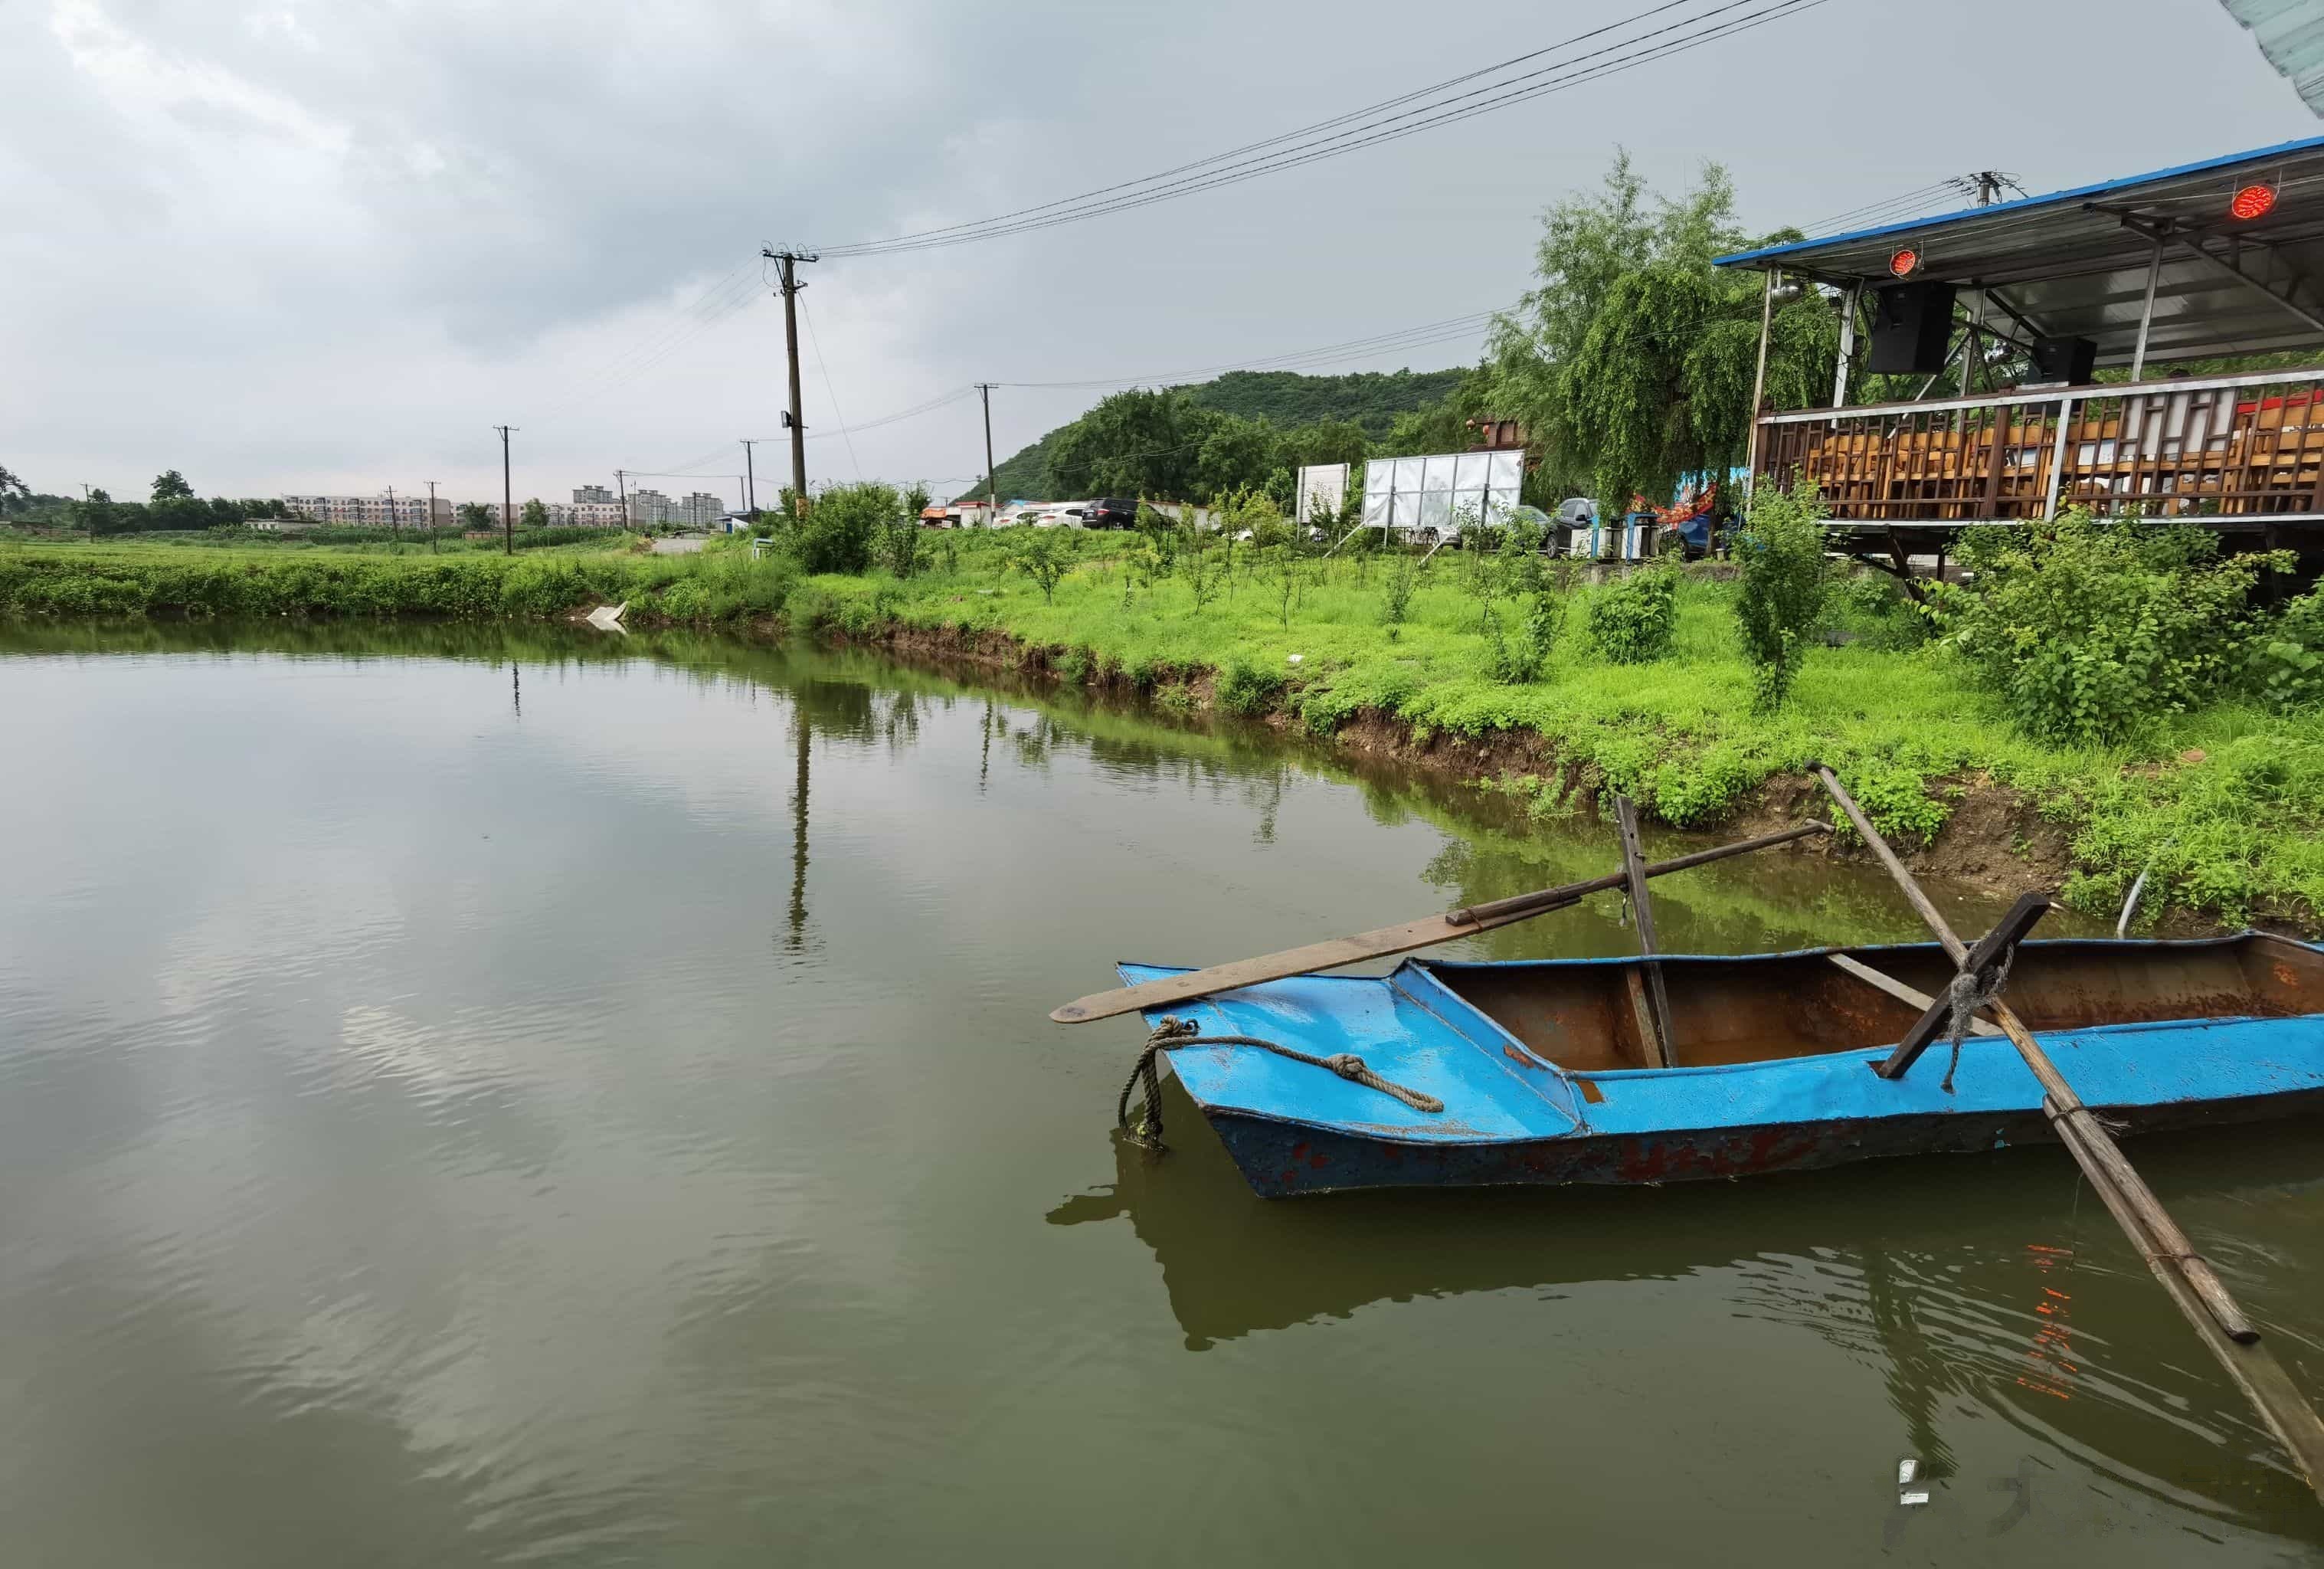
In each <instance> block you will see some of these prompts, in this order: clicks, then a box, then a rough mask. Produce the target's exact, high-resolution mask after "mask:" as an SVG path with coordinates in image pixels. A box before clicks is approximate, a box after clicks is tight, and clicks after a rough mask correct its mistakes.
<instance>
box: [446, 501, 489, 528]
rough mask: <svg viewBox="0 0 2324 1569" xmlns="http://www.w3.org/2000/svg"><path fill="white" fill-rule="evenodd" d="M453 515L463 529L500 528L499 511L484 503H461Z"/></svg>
mask: <svg viewBox="0 0 2324 1569" xmlns="http://www.w3.org/2000/svg"><path fill="white" fill-rule="evenodd" d="M453 515H454V516H455V517H457V518H458V519H459V520H460V526H461V527H462V528H464V529H497V528H499V527H500V526H501V520H500V512H499V509H497V508H495V507H493V506H491V505H489V504H487V503H484V502H462V503H460V504H459V506H458V507H457V508H456V509H455V510H454V512H453Z"/></svg>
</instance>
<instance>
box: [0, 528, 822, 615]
mask: <svg viewBox="0 0 2324 1569" xmlns="http://www.w3.org/2000/svg"><path fill="white" fill-rule="evenodd" d="M797 579H798V571H797V569H796V568H794V567H792V565H791V564H790V562H789V561H788V560H787V559H783V558H769V559H766V560H762V561H752V559H751V558H750V557H749V553H748V552H747V551H744V550H733V549H729V550H720V551H716V552H715V553H705V555H703V556H700V557H686V556H649V555H641V554H635V553H632V552H629V551H622V550H613V551H608V550H602V549H601V550H594V551H593V550H587V549H558V548H548V549H537V550H531V551H527V552H525V553H523V554H521V555H517V556H513V557H511V556H503V555H496V554H490V553H485V552H455V553H447V554H443V555H430V554H429V553H428V551H427V550H426V549H425V548H424V547H422V548H417V549H414V548H410V547H406V548H403V549H396V550H388V549H371V550H364V551H353V550H292V551H283V550H279V549H268V548H264V547H259V548H252V549H211V548H207V547H193V546H178V545H171V544H164V543H152V542H143V541H141V542H137V543H121V544H115V543H111V542H106V541H99V542H97V543H95V544H84V545H75V546H49V545H40V546H27V547H22V548H16V549H0V612H5V613H13V614H19V615H26V614H31V615H69V616H135V615H184V616H212V615H235V616H278V615H355V616H395V615H424V616H442V617H449V618H453V619H457V620H479V619H491V618H496V617H503V616H535V617H538V616H553V615H562V614H567V613H569V612H571V611H573V610H574V609H576V608H578V607H582V606H585V605H595V604H598V603H600V602H603V603H607V604H612V603H615V602H618V601H622V600H627V601H628V602H629V604H630V607H631V614H632V616H633V617H635V618H637V619H639V620H641V621H659V620H668V621H673V622H683V623H697V624H712V623H731V622H736V621H745V620H750V619H753V618H757V617H763V616H771V615H774V614H779V612H780V611H781V610H782V608H783V605H784V603H785V601H786V600H787V599H788V597H789V595H790V590H791V587H792V585H793V584H794V583H795V582H796V581H797Z"/></svg>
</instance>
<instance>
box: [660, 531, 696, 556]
mask: <svg viewBox="0 0 2324 1569" xmlns="http://www.w3.org/2000/svg"><path fill="white" fill-rule="evenodd" d="M704 543H705V540H704V539H703V536H701V535H700V534H680V535H678V537H677V538H676V539H672V540H655V541H654V542H653V553H654V554H655V555H657V556H691V555H693V554H694V553H695V552H696V550H699V549H702V547H703V545H704Z"/></svg>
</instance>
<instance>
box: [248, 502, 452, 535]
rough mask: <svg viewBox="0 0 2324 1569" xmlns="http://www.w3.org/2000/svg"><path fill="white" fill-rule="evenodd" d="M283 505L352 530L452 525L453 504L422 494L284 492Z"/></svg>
mask: <svg viewBox="0 0 2324 1569" xmlns="http://www.w3.org/2000/svg"><path fill="white" fill-rule="evenodd" d="M282 504H283V505H284V506H285V507H288V508H289V509H290V510H291V512H295V513H297V514H298V515H299V516H300V517H301V518H304V519H306V520H307V521H309V522H315V523H327V524H331V525H333V526H335V527H338V528H351V529H424V528H426V527H428V526H429V522H430V521H433V522H434V523H435V525H436V526H437V527H438V528H449V527H450V526H451V524H452V515H453V514H452V503H450V502H448V501H444V500H441V499H440V498H439V499H438V500H437V501H435V502H434V503H430V502H429V498H428V497H426V496H424V495H422V496H409V495H400V496H396V497H394V498H392V500H391V499H390V498H389V497H388V496H386V495H385V494H381V495H286V496H284V497H283V498H282Z"/></svg>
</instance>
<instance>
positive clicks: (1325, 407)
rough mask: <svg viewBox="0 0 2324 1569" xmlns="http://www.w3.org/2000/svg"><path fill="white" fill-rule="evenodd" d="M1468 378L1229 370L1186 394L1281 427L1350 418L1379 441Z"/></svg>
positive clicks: (1458, 373) (1427, 374)
mask: <svg viewBox="0 0 2324 1569" xmlns="http://www.w3.org/2000/svg"><path fill="white" fill-rule="evenodd" d="M1466 374H1468V373H1467V372H1466V371H1458V370H1454V371H1358V372H1357V373H1355V374H1352V375H1346V376H1303V375H1301V374H1299V373H1297V372H1296V371H1229V372H1228V373H1227V374H1225V375H1222V376H1221V377H1220V378H1219V379H1218V380H1217V381H1215V382H1204V383H1202V385H1200V386H1198V387H1190V388H1188V389H1187V390H1188V391H1189V392H1193V393H1194V401H1196V402H1197V403H1200V404H1202V405H1203V407H1204V408H1206V409H1216V410H1218V411H1220V412H1221V413H1224V414H1240V415H1241V416H1242V417H1243V418H1244V419H1246V420H1268V422H1269V423H1271V424H1273V425H1274V426H1276V427H1277V429H1286V430H1287V429H1290V428H1291V427H1292V426H1294V425H1314V424H1317V423H1319V422H1321V421H1323V420H1353V421H1354V422H1355V423H1357V424H1359V425H1360V426H1362V427H1363V428H1364V434H1365V435H1367V436H1369V437H1370V438H1372V439H1373V440H1375V441H1377V440H1379V438H1381V437H1383V436H1386V435H1387V434H1388V427H1389V426H1390V425H1392V424H1394V423H1395V422H1396V417H1397V415H1398V414H1408V413H1410V412H1411V411H1413V410H1415V409H1417V408H1420V407H1421V406H1422V405H1424V404H1427V403H1434V402H1435V401H1437V400H1438V399H1440V398H1442V397H1443V396H1444V395H1445V394H1446V393H1448V392H1451V391H1452V389H1453V388H1454V387H1457V386H1459V385H1460V384H1461V378H1462V376H1464V375H1466Z"/></svg>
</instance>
